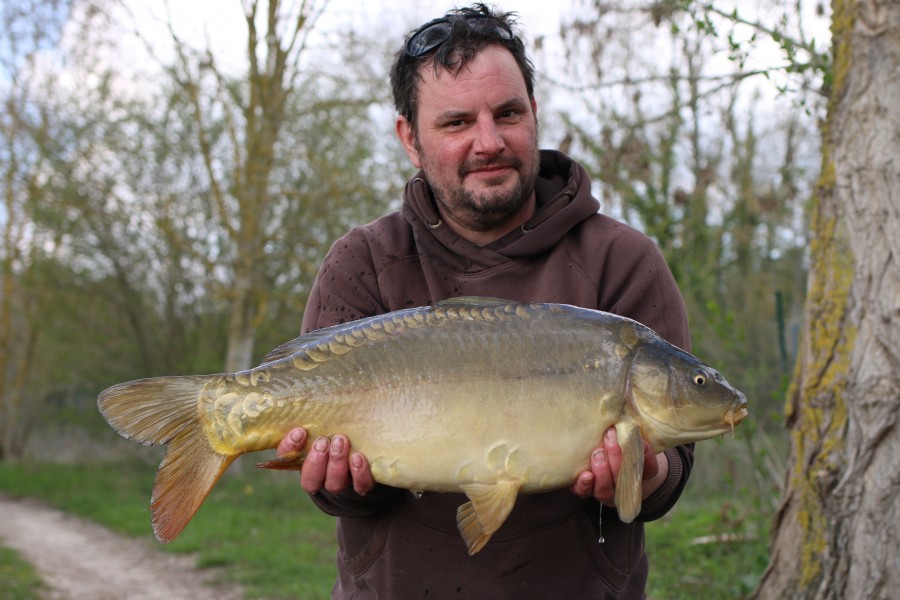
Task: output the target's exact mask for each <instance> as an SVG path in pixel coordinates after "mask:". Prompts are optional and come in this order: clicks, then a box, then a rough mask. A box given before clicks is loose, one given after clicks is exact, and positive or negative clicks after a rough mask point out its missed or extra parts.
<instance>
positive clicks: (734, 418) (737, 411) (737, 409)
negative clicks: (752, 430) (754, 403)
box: [722, 402, 750, 437]
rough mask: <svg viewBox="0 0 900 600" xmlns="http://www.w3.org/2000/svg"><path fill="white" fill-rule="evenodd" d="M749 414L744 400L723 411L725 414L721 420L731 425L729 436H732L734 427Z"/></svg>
mask: <svg viewBox="0 0 900 600" xmlns="http://www.w3.org/2000/svg"><path fill="white" fill-rule="evenodd" d="M749 414H750V411H748V410H747V403H746V402H744V403H742V404H739V405H737V406H733V407H732V408H731V410H729V411H728V412H727V413H725V416H724V417H723V418H722V420H723V421H724V422H725V423H726V424H727V425H728V426H729V427H731V436H732V437H734V427H735V425H737V424H738V423H740V422H741V421H743V420H744V419H745V418H747V416H748V415H749Z"/></svg>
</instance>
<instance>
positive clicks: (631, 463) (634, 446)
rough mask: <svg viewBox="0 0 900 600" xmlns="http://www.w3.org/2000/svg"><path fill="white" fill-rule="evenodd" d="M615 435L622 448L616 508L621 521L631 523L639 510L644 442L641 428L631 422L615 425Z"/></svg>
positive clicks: (617, 481)
mask: <svg viewBox="0 0 900 600" xmlns="http://www.w3.org/2000/svg"><path fill="white" fill-rule="evenodd" d="M616 437H617V438H618V440H619V447H620V448H621V449H622V466H621V467H620V469H619V478H618V479H617V480H616V508H617V509H618V511H619V519H621V521H622V522H623V523H631V522H632V521H633V520H634V518H635V517H636V516H638V513H639V512H641V494H642V491H643V490H642V486H641V484H642V480H643V475H644V444H643V442H642V441H641V430H640V428H638V427H637V425H635V424H633V423H619V424H617V425H616Z"/></svg>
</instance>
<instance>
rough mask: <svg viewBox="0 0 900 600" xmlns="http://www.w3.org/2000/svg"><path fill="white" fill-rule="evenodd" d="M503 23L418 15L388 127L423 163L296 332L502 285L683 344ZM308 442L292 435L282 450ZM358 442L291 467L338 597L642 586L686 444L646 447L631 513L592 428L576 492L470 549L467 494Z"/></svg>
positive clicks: (657, 268) (541, 502) (663, 270)
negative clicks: (371, 455) (318, 514)
mask: <svg viewBox="0 0 900 600" xmlns="http://www.w3.org/2000/svg"><path fill="white" fill-rule="evenodd" d="M513 25H514V20H513V19H512V16H511V15H510V14H502V13H494V12H492V11H491V10H490V9H489V8H487V7H486V6H484V5H482V4H476V5H474V6H473V7H471V8H465V9H458V10H453V11H450V12H449V13H447V15H445V16H444V17H443V18H440V19H435V20H434V21H431V22H429V23H427V24H425V25H423V26H422V27H420V28H419V29H418V30H416V31H415V32H413V33H412V34H411V35H410V36H409V37H408V38H407V41H406V43H405V44H404V46H403V48H402V49H401V50H400V51H399V52H398V53H397V54H396V56H395V60H394V64H393V67H392V70H391V83H392V86H393V92H394V99H395V103H396V106H397V111H398V113H399V116H398V117H397V120H396V130H397V134H398V136H399V138H400V141H401V142H402V144H403V146H404V148H405V149H406V152H407V154H408V155H409V158H410V160H411V161H412V164H413V165H414V166H415V167H416V168H418V169H420V172H419V173H418V174H417V175H416V176H415V177H413V178H412V179H411V180H410V181H409V182H408V183H407V186H406V190H405V194H404V203H403V207H402V210H401V211H400V212H397V213H393V214H389V215H387V216H385V217H382V218H380V219H378V220H376V221H374V222H373V223H370V224H368V225H365V226H362V227H358V228H355V229H353V230H352V231H351V232H349V233H348V234H347V235H346V236H344V237H343V238H341V239H340V240H338V241H337V242H336V243H335V244H334V246H333V247H332V248H331V250H330V252H329V254H328V256H327V257H326V258H325V261H324V263H323V265H322V268H321V271H320V273H319V275H318V277H317V279H316V282H315V285H314V286H313V290H312V293H311V295H310V299H309V304H308V306H307V310H306V313H305V315H304V320H303V328H304V330H305V331H308V330H312V329H318V328H321V327H326V326H330V325H335V324H338V323H341V322H345V321H349V320H353V319H358V318H361V317H366V316H371V315H375V314H381V313H385V312H389V311H392V310H397V309H402V308H408V307H411V306H417V305H427V304H432V303H435V302H438V301H440V300H444V299H446V298H451V297H455V296H463V295H465V296H495V297H500V298H506V299H510V300H521V301H541V302H561V303H568V304H574V305H578V306H583V307H586V308H592V309H601V310H606V311H610V312H614V313H618V314H621V315H624V316H627V317H630V318H633V319H635V320H637V321H640V322H642V323H644V324H646V325H648V326H650V327H652V328H653V329H655V330H656V331H657V332H659V333H660V335H662V336H663V337H664V338H666V339H668V340H669V341H670V342H672V343H674V344H675V345H677V346H680V347H682V348H685V349H688V346H689V343H690V342H689V334H688V328H687V319H686V316H685V309H684V303H683V301H682V298H681V295H680V294H679V292H678V289H677V287H676V285H675V282H674V280H673V278H672V275H671V273H670V271H669V269H668V267H667V266H666V264H665V262H664V260H663V258H662V256H661V255H660V253H659V251H658V250H657V248H656V246H655V245H654V244H653V243H652V242H651V241H650V240H649V239H648V238H646V237H645V236H644V235H642V234H640V233H638V232H636V231H635V230H633V229H631V228H629V227H627V226H626V225H624V224H622V223H618V222H616V221H614V220H612V219H610V218H608V217H606V216H603V215H601V214H599V213H598V209H599V203H598V201H597V200H596V199H594V198H593V197H592V196H591V189H590V188H591V186H590V180H589V178H588V176H587V173H586V172H585V171H584V169H583V168H582V167H581V166H580V165H578V164H577V163H575V162H574V161H572V160H571V159H569V158H568V157H566V156H564V155H563V154H561V153H559V152H553V151H541V152H539V151H538V146H537V135H538V123H537V116H536V111H537V104H536V102H535V98H534V73H533V68H532V66H531V63H530V61H529V60H528V58H527V57H526V55H525V51H524V46H523V44H522V42H521V41H520V40H519V38H518V37H517V36H516V35H515V34H514V31H513ZM560 435H565V433H564V432H560ZM306 438H307V436H306V432H305V431H304V430H302V429H296V430H293V431H291V432H290V433H289V434H288V435H287V436H286V437H285V438H284V440H283V441H282V442H281V444H280V445H279V449H278V452H279V454H284V453H286V452H290V451H294V450H299V449H302V448H303V447H305V446H306V443H307V439H306ZM601 438H602V439H601ZM351 443H352V440H348V439H347V438H346V437H345V436H342V435H336V436H334V437H333V439H332V440H330V441H329V440H328V439H325V438H320V439H317V440H315V441H313V443H312V445H311V447H310V450H309V455H308V457H307V459H306V462H305V463H304V467H303V470H302V473H301V485H302V486H303V488H304V489H305V490H306V491H307V492H309V493H310V494H312V498H313V500H314V501H315V502H316V504H317V505H318V506H319V507H321V508H322V510H324V511H325V512H327V513H329V514H332V515H335V516H337V517H338V524H337V536H338V542H339V556H338V572H339V575H338V580H337V582H336V584H335V588H334V592H333V593H334V597H335V598H376V597H377V598H398V599H403V600H405V599H408V598H463V597H467V598H489V599H497V598H518V599H521V598H640V597H643V595H644V586H645V582H646V576H647V568H648V566H647V558H646V554H645V552H644V548H643V540H644V537H643V525H642V523H641V521H644V520H650V519H654V518H658V517H660V516H662V515H663V514H664V513H665V512H666V511H668V510H669V508H671V506H672V505H673V504H674V503H675V501H676V500H677V498H678V496H679V495H680V493H681V490H682V489H683V487H684V485H685V482H686V480H687V477H688V473H689V471H690V468H691V464H692V461H693V450H692V447H690V446H686V447H679V448H675V449H672V450H668V451H666V452H664V453H660V454H658V455H653V454H651V453H649V452H647V446H646V445H645V453H644V454H645V468H644V493H643V497H644V503H643V506H642V512H641V514H640V515H639V517H638V520H637V521H636V522H635V523H632V524H627V525H626V524H624V523H622V522H621V521H619V520H618V518H617V515H616V512H615V509H614V501H613V497H614V493H615V492H614V490H615V480H616V477H617V474H618V469H619V465H620V463H621V450H620V449H619V446H618V444H617V443H616V439H615V430H612V429H611V430H609V431H607V432H606V433H605V434H604V435H602V436H601V435H600V432H598V446H599V447H598V448H597V450H596V451H595V452H594V453H593V455H592V458H591V462H590V464H589V465H588V464H586V465H585V471H584V472H583V473H582V474H581V475H580V476H579V477H578V478H577V480H576V482H575V484H574V485H573V486H572V488H571V489H563V490H557V491H555V492H549V493H546V494H533V495H522V496H519V498H518V500H517V502H516V506H515V508H514V509H513V512H512V514H511V515H510V517H509V519H508V520H507V521H506V523H505V524H504V525H503V526H502V527H501V528H500V529H499V530H498V531H497V533H496V534H495V535H494V536H493V538H492V539H491V541H490V543H488V544H487V546H486V547H485V548H484V549H483V550H482V551H481V552H479V553H478V554H476V555H475V556H471V557H470V556H468V554H467V553H466V549H465V545H464V543H463V542H462V539H461V538H460V536H459V533H458V531H457V528H456V521H455V516H456V508H457V506H459V505H460V504H462V503H463V502H465V498H464V497H463V496H461V495H459V494H436V493H425V494H423V495H421V496H418V495H414V494H412V493H410V492H409V491H406V490H399V489H394V488H390V487H387V486H383V485H376V484H375V482H374V481H373V480H372V476H371V473H370V471H369V469H368V463H367V462H366V458H365V456H363V455H362V454H360V453H354V452H352V449H351ZM601 507H602V508H601ZM601 512H602V515H601ZM601 516H602V519H601ZM601 521H602V525H601ZM601 535H602V537H603V538H605V541H604V542H603V543H600V542H599V541H598V538H599V537H601Z"/></svg>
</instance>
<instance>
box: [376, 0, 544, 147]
mask: <svg viewBox="0 0 900 600" xmlns="http://www.w3.org/2000/svg"><path fill="white" fill-rule="evenodd" d="M473 19H477V20H478V22H479V23H488V24H490V25H494V27H493V28H491V27H477V28H476V27H470V26H469V24H468V21H469V20H473ZM438 21H444V22H447V23H449V24H450V27H449V31H450V32H449V35H448V37H447V39H446V40H445V41H444V42H442V43H440V44H438V45H437V46H436V47H435V48H434V49H432V50H429V51H427V52H424V53H423V54H422V55H420V56H412V55H411V54H410V52H409V51H408V44H409V41H410V40H411V39H412V38H413V37H415V36H416V34H417V33H419V32H420V31H422V30H424V29H427V28H428V27H430V26H432V25H434V23H436V22H438ZM516 21H517V15H516V13H514V12H494V11H493V10H492V9H491V8H489V7H487V6H486V5H484V4H483V3H481V2H479V3H476V4H473V5H472V6H471V7H466V8H455V9H453V10H450V11H448V12H447V14H446V15H444V17H442V18H441V19H435V20H433V21H429V22H428V23H426V24H424V25H422V26H421V27H419V28H418V29H415V30H414V31H412V32H410V33H409V35H407V36H406V39H405V40H404V42H403V46H402V47H401V48H400V50H398V51H397V53H396V54H395V55H394V62H393V64H392V65H391V91H392V92H393V94H394V106H395V107H396V109H397V113H398V114H399V115H400V116H402V117H403V118H405V119H406V120H407V122H409V124H410V126H411V127H412V129H413V131H416V125H417V123H416V113H417V112H418V106H419V104H418V97H419V91H418V82H419V80H421V78H422V76H421V74H420V71H419V69H420V68H421V67H422V65H423V64H425V63H428V62H430V63H431V65H432V67H433V68H434V71H435V73H437V72H438V71H439V70H440V69H445V70H447V71H448V72H450V73H453V74H456V73H458V72H459V71H460V69H462V68H463V67H465V66H466V65H467V64H468V63H469V61H471V60H472V59H473V58H475V56H476V55H477V54H478V53H479V52H480V51H481V50H483V49H484V48H486V47H487V46H490V45H493V44H497V45H500V46H503V47H504V48H506V49H507V50H509V52H510V53H511V54H512V55H513V58H514V59H515V61H516V64H517V65H518V66H519V70H520V71H521V72H522V77H524V78H525V88H526V90H527V91H528V97H529V99H533V98H534V65H532V63H531V60H530V59H529V58H528V56H527V55H526V54H525V44H523V43H522V40H521V39H519V37H518V36H516V35H514V34H513V35H508V36H501V35H499V34H497V33H496V32H497V31H499V30H500V29H501V28H502V29H503V30H505V31H508V32H510V33H512V32H513V27H514V26H515V24H516Z"/></svg>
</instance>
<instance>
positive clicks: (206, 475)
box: [97, 377, 237, 544]
mask: <svg viewBox="0 0 900 600" xmlns="http://www.w3.org/2000/svg"><path fill="white" fill-rule="evenodd" d="M209 379H210V378H209V377H158V378H154V379H139V380H136V381H129V382H126V383H120V384H118V385H115V386H113V387H111V388H109V389H107V390H104V391H103V392H101V393H100V396H99V397H98V399H97V406H98V407H99V408H100V413H101V414H102V415H103V417H104V418H105V419H106V421H107V422H108V423H109V424H110V426H112V428H113V429H115V430H116V431H117V432H118V433H119V434H120V435H122V436H124V437H125V438H128V439H131V440H135V441H137V442H140V443H142V444H144V445H150V446H158V445H167V446H168V450H167V451H166V455H165V457H164V458H163V460H162V463H160V465H159V470H158V471H157V473H156V482H155V483H154V484H153V496H152V498H151V500H150V512H151V515H152V521H153V532H154V533H155V534H156V539H158V540H159V541H160V542H162V543H164V544H166V543H168V542H170V541H172V540H173V539H175V537H176V536H177V535H178V534H179V533H181V530H182V529H184V527H185V526H186V525H187V524H188V521H190V520H191V518H192V517H193V516H194V513H196V512H197V509H199V508H200V505H201V504H202V503H203V501H204V500H205V499H206V497H207V496H208V495H209V492H210V490H212V487H213V486H214V485H215V483H216V481H218V480H219V477H221V476H222V473H224V472H225V470H226V469H227V468H228V466H229V465H230V464H231V463H232V462H233V461H234V459H235V458H237V456H236V455H235V456H230V455H225V454H219V453H217V452H216V451H215V450H213V448H212V447H211V446H210V445H209V441H208V439H207V437H206V433H205V432H204V430H203V424H202V423H201V422H200V420H199V417H198V410H197V409H198V407H197V399H198V396H199V394H200V390H201V389H202V388H203V386H204V384H206V383H207V382H208V381H209Z"/></svg>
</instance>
